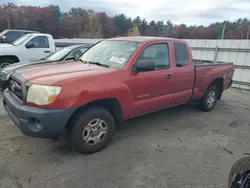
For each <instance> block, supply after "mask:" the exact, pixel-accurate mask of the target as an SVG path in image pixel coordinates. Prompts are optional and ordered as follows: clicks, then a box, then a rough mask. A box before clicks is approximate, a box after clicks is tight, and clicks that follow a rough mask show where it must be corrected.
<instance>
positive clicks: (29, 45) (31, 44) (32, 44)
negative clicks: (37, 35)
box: [25, 42, 35, 49]
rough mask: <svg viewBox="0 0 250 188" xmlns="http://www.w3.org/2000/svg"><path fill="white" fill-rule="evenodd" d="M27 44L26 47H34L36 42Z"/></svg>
mask: <svg viewBox="0 0 250 188" xmlns="http://www.w3.org/2000/svg"><path fill="white" fill-rule="evenodd" d="M25 46H26V48H28V49H29V48H34V47H35V45H34V43H32V42H29V43H28V44H26V45H25Z"/></svg>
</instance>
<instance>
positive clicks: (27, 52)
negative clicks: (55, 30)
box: [0, 33, 56, 68]
mask: <svg viewBox="0 0 250 188" xmlns="http://www.w3.org/2000/svg"><path fill="white" fill-rule="evenodd" d="M55 51H56V47H55V41H54V39H53V37H52V35H50V34H44V33H32V34H26V35H24V36H22V37H21V38H19V39H17V40H16V41H14V42H12V43H10V44H0V68H4V67H6V66H7V65H10V64H12V63H16V62H27V61H33V60H38V59H41V58H44V57H46V56H48V55H49V54H51V53H53V52H55Z"/></svg>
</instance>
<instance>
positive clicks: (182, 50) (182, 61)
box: [174, 43, 188, 67]
mask: <svg viewBox="0 0 250 188" xmlns="http://www.w3.org/2000/svg"><path fill="white" fill-rule="evenodd" d="M174 53H175V62H176V66H177V67H183V66H185V65H187V64H188V50H187V46H186V45H185V44H182V43H175V44H174Z"/></svg>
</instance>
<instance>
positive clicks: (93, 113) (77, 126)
mask: <svg viewBox="0 0 250 188" xmlns="http://www.w3.org/2000/svg"><path fill="white" fill-rule="evenodd" d="M97 118H98V119H101V120H103V121H104V122H105V124H106V127H107V132H106V134H105V136H103V138H102V139H101V141H100V142H99V143H96V144H88V143H86V142H85V140H84V138H83V131H84V129H85V127H86V126H87V125H88V123H89V122H91V120H94V119H97ZM73 122H74V125H73V127H72V129H71V130H70V142H71V146H72V147H73V148H74V149H75V150H77V151H79V152H81V153H84V154H91V153H95V152H98V151H100V150H102V149H104V148H105V147H106V146H107V145H108V144H109V142H110V141H111V139H112V138H113V135H114V132H115V121H114V118H113V116H112V115H111V114H110V112H109V111H108V110H106V109H104V108H101V107H91V108H89V109H87V110H85V111H83V112H82V113H80V114H79V115H78V116H77V117H76V119H75V120H74V121H73ZM88 134H90V133H88Z"/></svg>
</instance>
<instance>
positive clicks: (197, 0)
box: [0, 0, 250, 25]
mask: <svg viewBox="0 0 250 188" xmlns="http://www.w3.org/2000/svg"><path fill="white" fill-rule="evenodd" d="M7 2H13V3H15V4H17V5H31V6H46V5H49V4H56V5H59V6H60V7H61V10H62V11H68V10H69V9H70V8H71V7H82V8H84V9H93V10H94V11H105V12H106V13H107V14H108V15H110V16H113V15H115V14H120V13H124V14H126V15H127V16H129V17H131V18H135V17H136V16H140V17H142V18H146V19H147V20H148V21H151V20H155V21H160V20H163V21H167V20H171V21H172V22H173V23H175V24H181V23H185V24H187V25H201V24H202V25H208V24H210V23H214V22H217V21H223V20H230V21H233V20H235V19H237V18H244V17H248V18H250V14H249V12H250V11H249V10H250V0H148V1H147V0H43V1H36V2H35V1H34V0H0V4H4V3H7Z"/></svg>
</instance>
